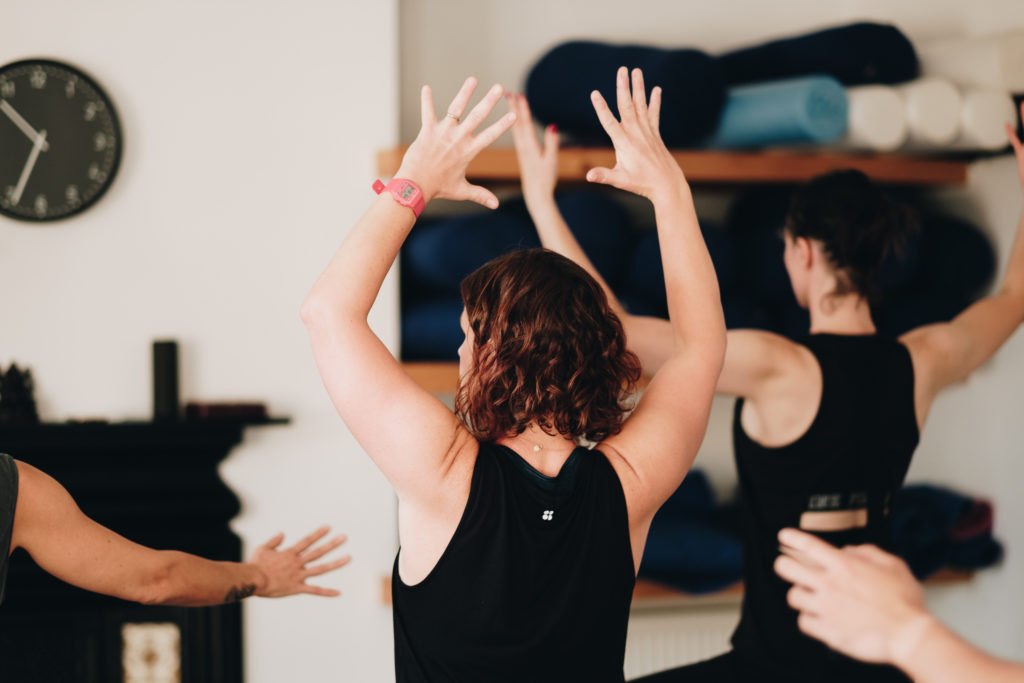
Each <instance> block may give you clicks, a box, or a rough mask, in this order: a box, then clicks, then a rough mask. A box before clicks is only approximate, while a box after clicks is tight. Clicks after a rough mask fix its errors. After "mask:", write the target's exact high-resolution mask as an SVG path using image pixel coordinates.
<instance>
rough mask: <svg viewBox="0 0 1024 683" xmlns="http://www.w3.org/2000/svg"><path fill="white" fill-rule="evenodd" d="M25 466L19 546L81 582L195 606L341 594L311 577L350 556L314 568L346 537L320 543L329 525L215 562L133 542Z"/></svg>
mask: <svg viewBox="0 0 1024 683" xmlns="http://www.w3.org/2000/svg"><path fill="white" fill-rule="evenodd" d="M17 467H18V480H19V485H18V499H17V504H16V507H15V513H14V535H13V538H12V543H11V549H12V551H13V550H14V548H24V549H25V550H26V551H27V552H28V554H29V555H31V556H32V559H33V560H35V562H36V564H38V565H39V566H40V567H42V568H43V570H45V571H47V572H49V573H50V574H52V575H54V576H56V577H57V578H58V579H61V580H62V581H66V582H67V583H70V584H72V585H74V586H78V587H79V588H84V589H85V590H89V591H93V592H96V593H103V594H105V595H112V596H114V597H117V598H121V599H123V600H131V601H134V602H141V603H145V604H151V605H182V606H187V607H198V606H203V605H217V604H220V603H224V602H235V601H238V600H241V599H242V598H247V597H249V596H250V595H258V596H262V597H269V598H277V597H283V596H286V595H294V594H296V593H311V594H313V595H323V596H328V597H333V596H336V595H338V591H336V590H334V589H330V588H321V587H319V586H311V585H308V584H307V583H306V579H307V578H310V577H313V576H318V575H320V574H325V573H327V572H329V571H333V570H335V569H337V568H339V567H342V566H344V565H345V564H347V563H348V561H349V558H348V557H341V558H338V559H336V560H333V561H331V562H326V563H324V564H321V565H314V566H307V565H308V564H309V563H310V562H315V561H316V560H318V559H320V558H321V557H323V556H324V555H326V554H327V553H328V552H330V551H331V550H333V549H334V548H337V547H338V546H339V545H341V544H342V543H343V542H344V541H345V539H344V537H339V538H335V539H333V540H331V541H329V542H327V543H324V544H322V545H318V546H314V544H315V543H316V542H317V541H319V540H320V539H321V538H323V537H324V535H325V534H327V532H328V529H327V528H326V527H323V528H321V529H318V530H317V531H315V532H313V533H312V534H310V535H308V536H306V537H305V538H304V539H302V540H301V541H299V542H298V543H296V544H295V545H294V546H292V547H290V548H287V549H285V550H277V547H278V546H279V545H280V544H281V541H282V540H283V539H284V535H283V534H278V535H277V536H275V537H274V538H272V539H270V540H269V541H268V542H267V543H265V544H263V545H262V546H260V547H259V548H257V549H256V552H254V553H253V555H252V557H251V558H250V559H249V561H248V562H246V563H241V562H214V561H212V560H206V559H203V558H201V557H197V556H195V555H190V554H188V553H182V552H177V551H173V550H153V549H151V548H147V547H145V546H142V545H139V544H138V543H133V542H131V541H129V540H128V539H126V538H124V537H122V536H119V535H118V534H116V533H114V532H113V531H111V530H110V529H108V528H106V527H104V526H101V525H100V524H97V523H96V522H94V521H93V520H91V519H89V518H88V517H86V516H85V515H84V514H83V513H82V511H81V510H80V509H79V508H78V505H76V504H75V501H74V500H73V499H72V498H71V496H70V495H69V494H68V492H67V491H66V490H65V489H64V487H63V486H61V485H60V484H59V483H57V482H56V481H55V480H54V479H53V478H52V477H50V476H48V475H47V474H45V473H43V472H41V471H39V470H37V469H36V468H34V467H32V466H31V465H27V464H25V463H23V462H17Z"/></svg>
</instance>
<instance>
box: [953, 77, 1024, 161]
mask: <svg viewBox="0 0 1024 683" xmlns="http://www.w3.org/2000/svg"><path fill="white" fill-rule="evenodd" d="M963 98H964V106H963V108H962V109H961V113H960V135H959V136H958V137H957V139H956V140H955V141H954V142H953V144H952V145H951V147H952V148H953V149H985V150H996V149H1002V148H1003V147H1005V146H1006V145H1007V144H1009V142H1008V140H1007V139H1006V128H1005V127H1004V126H1003V124H1004V123H1005V122H1007V121H1008V122H1010V123H1013V124H1015V123H1016V121H1017V112H1016V111H1015V108H1014V106H1013V98H1012V97H1010V96H1009V95H1008V94H1007V93H1005V92H1003V91H1001V90H989V89H982V88H975V89H971V90H967V91H965V92H964V93H963Z"/></svg>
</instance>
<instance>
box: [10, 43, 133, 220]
mask: <svg viewBox="0 0 1024 683" xmlns="http://www.w3.org/2000/svg"><path fill="white" fill-rule="evenodd" d="M121 144H122V138H121V126H120V124H119V123H118V120H117V112H116V111H115V110H114V105H113V103H112V102H111V101H110V98H109V97H107V95H106V93H104V92H103V90H102V89H101V88H100V86H99V85H97V84H96V82H95V81H93V80H92V79H91V78H89V77H88V76H86V75H85V74H84V73H82V72H81V71H79V70H78V69H76V68H74V67H73V66H69V65H67V64H63V63H61V62H56V61H53V60H48V59H27V60H24V61H20V62H13V63H11V64H7V65H5V66H3V67H0V214H3V215H5V216H10V217H11V218H17V219H19V220H25V221H52V220H57V219H60V218H67V217H68V216H72V215H74V214H76V213H79V212H81V211H84V210H85V209H87V208H89V206H91V205H92V204H94V203H95V202H96V200H98V199H99V198H100V197H101V196H103V193H104V192H106V190H107V188H108V187H110V184H111V183H112V182H113V180H114V176H115V174H116V173H117V167H118V165H119V164H120V161H121Z"/></svg>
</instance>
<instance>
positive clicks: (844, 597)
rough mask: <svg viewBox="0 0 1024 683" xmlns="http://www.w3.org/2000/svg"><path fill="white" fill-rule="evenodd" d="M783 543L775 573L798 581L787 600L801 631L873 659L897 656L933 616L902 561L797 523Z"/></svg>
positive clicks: (785, 532) (781, 538)
mask: <svg viewBox="0 0 1024 683" xmlns="http://www.w3.org/2000/svg"><path fill="white" fill-rule="evenodd" d="M779 541H780V542H781V543H782V549H783V553H784V554H783V555H780V556H779V558H778V559H777V560H776V561H775V571H776V573H777V574H778V575H779V576H781V577H782V578H783V579H785V580H786V581H789V582H791V583H793V584H794V585H793V587H792V588H791V589H790V590H789V593H788V595H787V598H788V601H789V604H790V605H791V606H792V607H793V608H795V609H797V610H799V612H800V616H799V618H798V621H797V623H798V624H799V626H800V630H802V631H803V632H805V633H807V634H808V635H810V636H813V637H815V638H817V639H818V640H821V641H823V642H824V643H825V644H827V645H829V646H830V647H832V648H834V649H836V650H839V651H840V652H843V653H845V654H848V655H850V656H852V657H856V658H857V659H862V660H864V661H868V662H888V663H891V662H894V661H896V660H897V659H898V658H899V657H900V656H901V655H906V654H907V653H908V652H909V650H911V649H912V648H913V647H914V646H915V645H916V641H917V639H918V637H919V636H920V634H921V633H922V632H923V630H924V629H925V628H926V627H927V625H928V623H929V622H930V620H931V618H932V617H931V616H930V615H929V613H928V611H927V610H926V609H925V606H924V596H923V594H922V591H921V586H920V585H919V584H918V582H917V580H916V579H915V578H914V577H913V575H912V574H911V573H910V570H909V569H907V565H906V564H905V563H904V562H903V561H902V560H900V559H899V558H898V557H896V556H894V555H890V554H889V553H886V552H884V551H882V550H880V549H878V548H877V547H875V546H870V545H862V546H847V547H845V548H842V549H839V548H835V547H833V546H831V545H829V544H828V543H826V542H825V541H822V540H821V539H819V538H817V537H815V536H812V535H810V534H807V533H804V532H802V531H797V530H795V529H783V530H782V531H781V532H779Z"/></svg>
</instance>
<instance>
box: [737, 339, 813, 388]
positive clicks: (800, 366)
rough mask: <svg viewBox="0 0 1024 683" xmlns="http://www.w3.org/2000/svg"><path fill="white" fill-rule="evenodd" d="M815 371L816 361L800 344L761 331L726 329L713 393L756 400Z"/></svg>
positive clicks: (802, 379) (800, 380) (804, 378)
mask: <svg viewBox="0 0 1024 683" xmlns="http://www.w3.org/2000/svg"><path fill="white" fill-rule="evenodd" d="M815 372H817V361H816V360H815V358H814V354H813V353H811V351H810V349H808V348H807V347H806V346H804V345H803V344H798V343H797V342H794V341H792V340H791V339H788V338H786V337H783V336H782V335H781V334H776V333H774V332H767V331H765V330H746V329H740V330H729V332H728V333H727V334H726V349H725V365H724V367H723V368H722V374H721V376H720V377H719V379H718V387H717V392H718V393H720V394H727V395H730V396H741V397H744V398H753V399H757V398H760V397H763V396H765V395H766V394H771V393H773V392H775V391H776V390H779V389H781V390H783V391H784V390H785V388H784V387H785V386H787V385H789V384H791V383H792V382H794V381H795V382H802V381H804V380H806V379H807V378H809V377H811V376H813V375H814V373H815Z"/></svg>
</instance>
